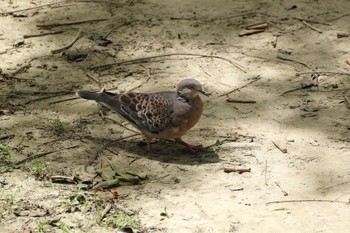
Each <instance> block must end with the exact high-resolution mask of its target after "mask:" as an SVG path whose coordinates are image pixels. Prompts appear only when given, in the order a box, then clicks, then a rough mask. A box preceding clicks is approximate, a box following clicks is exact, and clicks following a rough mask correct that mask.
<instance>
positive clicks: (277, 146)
mask: <svg viewBox="0 0 350 233" xmlns="http://www.w3.org/2000/svg"><path fill="white" fill-rule="evenodd" d="M272 143H273V145H275V147H276V148H277V149H279V150H280V151H281V152H282V153H284V154H285V153H287V152H288V150H287V149H285V148H284V149H282V148H281V147H280V146H279V145H277V143H275V142H274V141H272Z"/></svg>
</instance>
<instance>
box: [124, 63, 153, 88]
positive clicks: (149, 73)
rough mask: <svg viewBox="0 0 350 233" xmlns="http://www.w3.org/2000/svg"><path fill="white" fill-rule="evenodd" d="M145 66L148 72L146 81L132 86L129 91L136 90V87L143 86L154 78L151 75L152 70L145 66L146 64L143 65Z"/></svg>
mask: <svg viewBox="0 0 350 233" xmlns="http://www.w3.org/2000/svg"><path fill="white" fill-rule="evenodd" d="M141 66H142V67H143V68H145V70H146V72H147V77H148V78H147V79H146V81H144V82H143V83H141V84H140V85H137V86H136V87H133V88H131V89H130V90H129V92H131V91H133V90H135V89H137V88H139V87H142V86H143V85H145V84H146V83H147V82H148V81H149V80H150V79H151V78H152V76H151V72H150V71H149V69H148V68H147V67H145V66H144V65H141Z"/></svg>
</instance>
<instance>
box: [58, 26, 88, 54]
mask: <svg viewBox="0 0 350 233" xmlns="http://www.w3.org/2000/svg"><path fill="white" fill-rule="evenodd" d="M82 30H83V27H81V28H80V29H79V31H78V34H77V35H76V37H75V38H74V40H73V41H72V42H71V43H70V44H68V45H66V46H64V47H63V48H60V49H54V50H51V53H53V54H55V53H60V52H62V51H64V50H66V49H69V48H70V47H72V46H73V45H74V44H75V42H77V41H78V40H79V39H80V38H81V36H82Z"/></svg>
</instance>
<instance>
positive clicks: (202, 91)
mask: <svg viewBox="0 0 350 233" xmlns="http://www.w3.org/2000/svg"><path fill="white" fill-rule="evenodd" d="M199 92H200V93H202V94H203V95H205V96H209V95H210V94H209V93H208V92H206V91H205V90H200V91H199Z"/></svg>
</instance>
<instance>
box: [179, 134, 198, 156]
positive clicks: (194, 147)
mask: <svg viewBox="0 0 350 233" xmlns="http://www.w3.org/2000/svg"><path fill="white" fill-rule="evenodd" d="M175 141H176V142H178V143H180V144H181V145H183V146H184V147H185V148H186V149H187V150H189V151H190V152H191V153H197V152H198V151H200V150H202V149H203V146H202V145H190V144H188V143H186V142H184V141H183V140H182V139H181V138H176V139H175Z"/></svg>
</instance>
